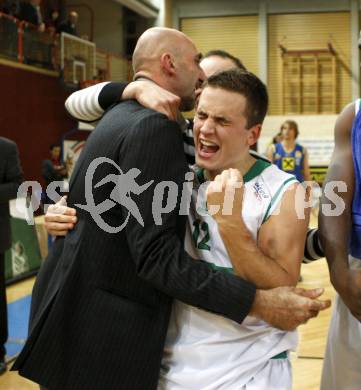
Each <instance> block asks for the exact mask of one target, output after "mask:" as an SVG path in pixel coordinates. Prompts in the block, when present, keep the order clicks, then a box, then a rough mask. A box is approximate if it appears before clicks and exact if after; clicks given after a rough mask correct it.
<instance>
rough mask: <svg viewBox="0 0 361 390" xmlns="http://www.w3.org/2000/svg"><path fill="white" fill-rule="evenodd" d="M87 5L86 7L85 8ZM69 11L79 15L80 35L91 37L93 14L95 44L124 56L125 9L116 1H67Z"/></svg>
mask: <svg viewBox="0 0 361 390" xmlns="http://www.w3.org/2000/svg"><path fill="white" fill-rule="evenodd" d="M84 5H85V6H84ZM67 9H68V10H75V11H77V12H78V13H79V22H78V33H79V35H80V36H82V35H88V36H89V37H90V25H91V17H90V16H91V12H92V13H93V15H94V31H93V33H94V42H95V43H96V45H97V47H98V48H99V49H103V50H108V51H110V52H112V53H114V54H119V55H120V54H123V7H122V6H121V5H120V4H118V3H116V2H115V1H104V0H87V1H86V2H85V1H84V2H81V1H78V0H67Z"/></svg>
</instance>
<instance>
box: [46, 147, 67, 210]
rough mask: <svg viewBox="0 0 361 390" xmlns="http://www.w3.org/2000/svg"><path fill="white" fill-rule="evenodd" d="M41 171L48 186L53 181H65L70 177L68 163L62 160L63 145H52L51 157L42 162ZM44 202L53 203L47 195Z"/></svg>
mask: <svg viewBox="0 0 361 390" xmlns="http://www.w3.org/2000/svg"><path fill="white" fill-rule="evenodd" d="M41 173H42V176H43V178H44V180H45V183H46V186H48V185H49V184H50V183H52V182H53V181H64V179H66V178H67V177H68V171H67V168H66V165H64V164H63V163H62V161H61V146H60V145H58V144H54V145H50V159H48V160H44V161H43V162H42V167H41ZM43 201H44V204H50V203H53V201H52V200H51V199H49V197H48V196H47V195H46V196H44V199H43Z"/></svg>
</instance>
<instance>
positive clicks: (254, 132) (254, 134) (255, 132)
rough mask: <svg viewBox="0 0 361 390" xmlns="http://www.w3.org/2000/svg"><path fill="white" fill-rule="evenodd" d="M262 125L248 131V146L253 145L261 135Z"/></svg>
mask: <svg viewBox="0 0 361 390" xmlns="http://www.w3.org/2000/svg"><path fill="white" fill-rule="evenodd" d="M261 129H262V125H261V124H258V125H255V126H253V127H251V128H250V129H248V139H247V141H248V146H252V145H254V144H255V143H256V142H257V141H258V139H259V137H260V135H261Z"/></svg>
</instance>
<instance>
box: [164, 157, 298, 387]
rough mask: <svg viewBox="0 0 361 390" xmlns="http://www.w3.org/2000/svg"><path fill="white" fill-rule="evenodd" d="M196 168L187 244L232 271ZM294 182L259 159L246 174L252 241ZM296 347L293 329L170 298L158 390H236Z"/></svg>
mask: <svg viewBox="0 0 361 390" xmlns="http://www.w3.org/2000/svg"><path fill="white" fill-rule="evenodd" d="M195 171H196V173H197V178H198V180H196V185H195V187H196V188H195V189H194V191H193V194H192V205H191V213H190V215H189V217H188V226H187V234H186V240H185V248H186V250H187V252H188V253H189V254H190V255H191V256H192V257H193V258H194V259H202V260H204V261H206V262H208V263H209V265H210V267H213V268H216V269H221V270H223V271H224V272H233V269H232V263H231V260H230V259H229V257H228V254H227V251H226V249H225V246H224V244H223V241H222V239H221V237H220V234H219V231H218V226H217V223H216V222H215V220H214V219H213V218H212V217H211V216H210V215H208V214H207V213H206V198H205V193H204V190H205V186H200V184H202V182H204V176H203V171H202V170H200V169H198V170H197V169H196V170H195ZM295 182H297V181H296V179H295V178H294V177H293V176H292V175H289V174H287V173H284V172H282V171H281V170H279V169H278V168H277V167H276V166H275V165H272V164H270V163H268V162H266V161H263V160H257V162H256V163H255V164H254V165H253V167H252V168H251V169H250V171H249V172H248V173H247V174H246V175H245V176H244V183H245V191H244V198H243V209H242V216H243V220H244V222H245V224H246V226H247V228H248V230H249V231H250V232H251V234H252V236H253V238H254V239H255V240H257V236H258V231H259V229H260V227H261V225H262V223H263V222H265V221H266V220H267V219H268V217H269V216H270V215H271V213H272V212H273V211H274V210H275V208H276V207H277V205H278V204H279V202H280V200H281V198H282V196H283V194H284V192H285V191H286V190H287V188H288V187H289V186H290V185H292V184H294V183H295ZM198 189H199V191H198ZM240 299H242V297H240ZM296 346H297V333H296V332H283V331H280V330H278V329H275V328H272V327H271V326H270V325H268V324H267V323H265V322H263V321H260V320H258V319H256V318H254V317H251V316H248V317H247V318H246V319H245V320H244V321H243V323H242V324H241V325H240V324H238V323H236V322H234V321H232V320H229V319H227V318H224V317H222V316H218V315H215V314H213V313H210V312H207V311H205V310H202V309H198V308H196V307H194V306H190V305H186V304H184V303H182V302H179V301H174V304H173V311H172V315H171V320H170V324H169V328H168V334H167V340H166V346H165V351H164V356H163V361H162V370H161V376H160V382H159V389H171V390H181V389H182V390H185V389H194V390H200V389H201V390H215V389H217V390H221V389H226V390H231V389H239V388H240V387H241V386H243V385H244V384H245V383H247V382H248V381H249V380H250V379H251V378H252V376H253V375H255V374H256V373H257V372H258V371H259V370H261V369H262V367H263V366H264V365H265V364H266V363H267V361H268V360H269V359H271V358H273V357H275V356H277V355H279V354H280V353H282V352H285V351H288V350H291V349H295V347H296Z"/></svg>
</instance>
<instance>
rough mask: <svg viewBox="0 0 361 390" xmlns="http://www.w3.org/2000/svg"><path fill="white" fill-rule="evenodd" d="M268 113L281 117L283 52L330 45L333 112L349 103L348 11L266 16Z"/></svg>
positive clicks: (349, 42) (349, 50) (349, 32)
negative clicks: (334, 83)
mask: <svg viewBox="0 0 361 390" xmlns="http://www.w3.org/2000/svg"><path fill="white" fill-rule="evenodd" d="M268 32H269V34H268V59H269V62H268V83H267V84H268V91H269V94H270V107H269V112H270V114H271V115H280V114H282V57H281V51H280V49H279V47H278V44H282V46H284V47H285V48H286V49H287V50H313V49H315V50H317V49H326V48H327V43H328V42H331V43H332V46H333V47H334V49H335V51H336V53H337V66H336V75H337V76H336V79H337V111H338V112H339V111H340V110H341V109H342V108H343V107H344V106H345V105H346V104H347V103H349V102H350V100H351V64H350V60H351V40H350V36H351V31H350V14H349V13H348V12H328V13H299V14H285V15H270V16H269V17H268Z"/></svg>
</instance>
